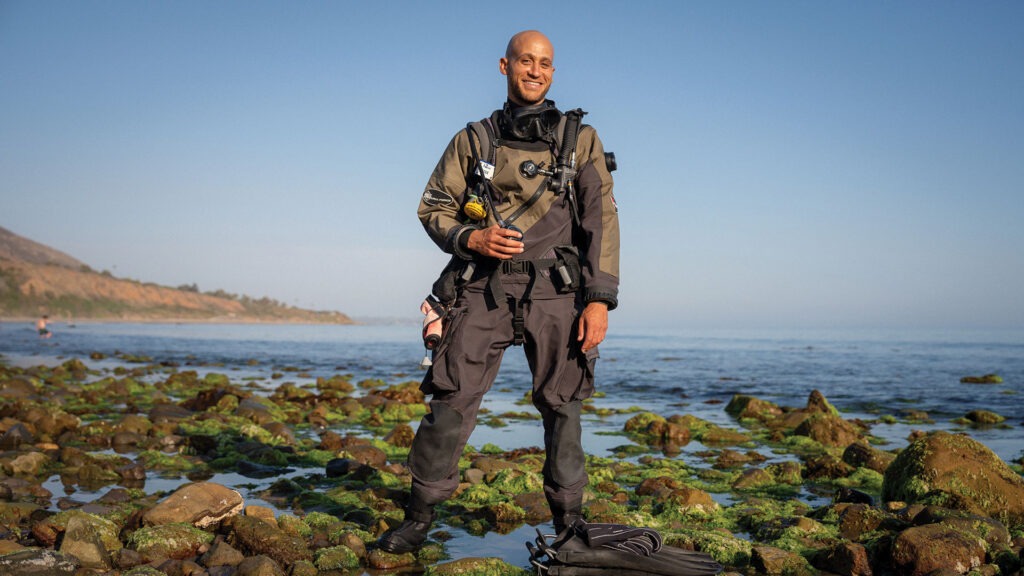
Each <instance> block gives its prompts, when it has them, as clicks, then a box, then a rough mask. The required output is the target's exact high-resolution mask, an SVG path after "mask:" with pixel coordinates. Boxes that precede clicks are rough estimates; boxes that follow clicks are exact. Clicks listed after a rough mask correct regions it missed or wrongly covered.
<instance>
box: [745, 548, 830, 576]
mask: <svg viewBox="0 0 1024 576" xmlns="http://www.w3.org/2000/svg"><path fill="white" fill-rule="evenodd" d="M750 565H751V566H752V567H753V568H754V569H755V570H756V571H757V573H758V574H767V575H768V576H805V575H806V576H812V575H813V574H815V573H816V572H815V570H814V569H813V568H811V566H810V565H809V564H808V563H807V560H805V559H804V557H803V556H801V555H799V554H797V553H796V552H790V551H788V550H783V549H781V548H775V547H774V546H754V547H753V550H752V553H751V556H750Z"/></svg>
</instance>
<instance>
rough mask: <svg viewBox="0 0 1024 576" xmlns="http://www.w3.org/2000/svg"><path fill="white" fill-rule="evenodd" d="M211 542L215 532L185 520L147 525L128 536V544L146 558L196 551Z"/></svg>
mask: <svg viewBox="0 0 1024 576" xmlns="http://www.w3.org/2000/svg"><path fill="white" fill-rule="evenodd" d="M211 542H213V534H211V533H209V532H205V531H203V530H200V529H199V528H196V527H195V526H193V525H191V524H188V523H184V522H183V523H175V524H163V525H160V526H146V527H143V528H139V529H138V530H136V531H134V532H132V533H131V535H130V536H128V544H129V545H130V546H131V547H132V548H134V549H135V550H137V551H138V552H139V553H140V554H142V555H143V557H144V558H146V557H148V558H171V557H173V556H172V555H173V554H175V553H176V552H180V551H182V550H191V551H192V553H194V552H195V551H197V550H199V548H200V546H203V545H204V544H209V543H211ZM190 555H191V554H190Z"/></svg>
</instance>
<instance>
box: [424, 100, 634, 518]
mask: <svg viewBox="0 0 1024 576" xmlns="http://www.w3.org/2000/svg"><path fill="white" fill-rule="evenodd" d="M549 102H550V101H549ZM551 104H552V105H553V103H551ZM508 109H509V105H506V107H505V108H504V109H503V110H498V111H495V113H494V114H492V115H491V117H490V118H489V119H485V120H484V121H485V122H487V121H490V123H491V126H492V127H493V128H494V130H495V136H496V138H495V140H494V142H493V152H492V155H491V156H492V158H491V159H493V162H491V164H492V165H493V175H492V176H491V178H490V184H491V185H490V187H489V190H490V192H489V193H490V194H491V198H490V201H491V203H490V207H491V209H492V210H494V211H497V212H498V214H489V215H488V218H487V219H486V220H485V221H483V222H475V221H473V220H471V219H469V218H468V217H467V216H465V215H464V213H463V211H462V209H461V207H462V205H463V204H464V203H465V202H466V195H467V189H469V188H471V180H472V179H473V178H474V174H475V173H476V174H479V172H477V171H478V169H479V167H478V165H477V160H478V158H477V157H476V154H477V152H476V150H477V149H478V147H479V143H478V142H471V140H470V139H471V138H474V136H473V134H472V131H471V130H462V131H460V132H459V133H458V134H456V135H455V136H454V138H453V139H452V140H451V142H450V143H449V145H448V147H447V149H446V150H445V152H444V155H443V156H442V157H441V159H440V161H439V162H438V164H437V167H436V168H435V169H434V172H433V174H432V175H431V176H430V179H429V181H428V183H427V186H426V189H425V191H424V193H423V196H422V198H421V201H420V204H419V209H418V216H419V219H420V221H421V223H422V224H423V226H424V228H425V229H426V231H427V233H428V235H429V236H430V237H431V239H432V240H433V241H434V242H435V243H436V244H437V245H438V246H439V247H440V248H441V249H442V250H444V251H445V252H447V253H450V254H453V255H455V256H456V257H458V258H459V259H461V260H463V261H466V262H473V268H472V274H471V275H468V274H467V276H468V278H466V279H465V282H464V283H463V284H462V285H460V287H459V289H458V293H457V297H456V299H455V301H454V303H453V304H452V306H451V309H450V311H449V312H448V314H447V316H446V317H445V319H444V329H443V333H442V337H441V342H440V344H439V345H438V346H437V347H436V348H435V350H434V352H433V359H432V366H431V367H430V368H429V370H428V371H427V374H426V376H425V378H424V380H423V384H422V389H423V391H424V392H426V393H429V394H432V399H431V401H430V408H431V412H430V414H428V415H427V416H425V417H424V418H423V421H422V422H421V424H420V427H419V429H418V431H417V434H416V437H415V440H414V442H413V446H412V448H411V450H410V454H409V468H410V470H411V472H412V476H413V485H412V499H413V502H415V503H418V504H419V505H421V506H428V507H432V506H433V505H435V504H437V503H440V502H443V501H445V500H447V499H448V498H449V497H450V496H451V494H452V493H453V492H454V490H455V488H456V487H457V486H458V480H459V479H458V460H459V456H460V455H461V453H462V450H463V447H464V446H465V444H466V442H467V440H468V439H469V436H470V434H471V432H472V431H473V428H474V426H475V425H476V420H477V411H478V409H479V407H480V402H481V400H482V399H483V396H484V394H485V393H486V392H487V391H488V390H489V389H490V387H491V385H492V383H493V382H494V379H495V377H496V375H497V373H498V368H499V365H500V363H501V359H502V356H503V354H504V352H505V349H506V348H508V346H510V345H512V344H519V343H522V345H523V349H524V351H525V354H526V358H527V361H528V363H529V367H530V370H531V372H532V374H533V391H532V392H533V394H532V397H533V404H534V405H535V406H536V407H537V409H538V410H539V411H540V413H541V415H542V419H543V425H544V444H545V446H544V447H545V450H546V461H545V465H544V469H543V476H544V491H545V495H546V497H547V500H548V503H549V504H550V506H551V509H552V514H553V515H554V518H555V523H556V526H557V525H558V524H560V523H564V520H563V516H566V515H569V516H571V515H574V514H578V513H579V510H580V507H581V504H582V497H583V489H584V487H585V486H586V484H587V474H586V471H585V467H584V463H585V462H584V458H585V455H584V452H583V447H582V443H581V426H580V412H581V407H582V406H581V401H582V400H584V399H586V398H588V397H590V396H591V395H592V394H593V392H594V363H595V361H596V359H597V356H598V353H597V349H596V348H594V349H591V350H589V351H588V352H587V353H583V352H582V351H581V348H580V344H579V342H578V340H577V336H578V321H579V315H580V312H581V310H582V309H583V307H584V306H585V305H586V304H587V303H589V302H592V301H603V302H605V303H607V304H608V308H609V310H610V309H613V308H615V307H616V306H617V304H618V283H619V227H618V213H617V206H616V204H615V199H614V197H613V195H612V185H613V184H612V177H611V173H610V171H609V167H608V165H607V164H606V156H605V153H604V149H603V146H602V144H601V140H600V139H599V138H598V136H597V132H596V131H595V130H594V129H593V128H592V127H590V126H588V125H583V126H582V127H581V128H580V131H579V135H578V138H577V141H576V154H575V169H576V174H575V178H574V179H573V183H574V192H564V193H561V194H556V193H555V192H553V191H551V190H549V189H548V179H547V177H543V176H542V175H534V176H533V177H532V178H531V177H529V176H528V175H526V174H524V171H523V170H522V169H521V167H522V166H523V163H524V162H526V161H530V162H533V163H534V165H538V166H542V167H545V166H546V167H552V166H554V165H555V160H556V156H557V154H558V150H557V149H556V146H557V144H556V140H557V138H555V137H553V136H551V135H547V136H545V137H541V138H526V139H523V138H521V137H517V136H516V135H514V134H512V133H511V131H510V130H509V129H508V126H507V111H508ZM563 124H564V123H563ZM542 188H543V190H542ZM569 194H575V197H574V198H569V197H568V196H569ZM574 204H575V206H574ZM574 210H575V211H577V213H578V221H574V216H573V211H574ZM512 215H516V216H515V221H514V224H515V226H516V227H518V228H519V229H520V230H521V231H522V232H523V238H522V241H523V242H524V244H525V249H524V250H525V251H524V252H523V253H522V254H521V255H520V256H518V257H517V258H516V259H515V260H513V261H508V260H506V261H499V260H497V259H493V258H485V257H482V256H480V255H478V254H476V253H474V252H472V251H470V250H468V247H467V241H468V235H469V233H470V232H471V231H472V230H473V229H475V228H479V227H483V226H486V225H488V224H489V223H493V222H496V221H500V219H507V218H509V217H510V216H512ZM499 216H500V217H501V218H500V219H499V218H498V217H499ZM573 253H575V254H577V255H578V257H577V258H576V260H577V264H578V282H574V283H573V284H572V285H569V286H568V287H567V286H566V285H565V284H564V282H560V276H559V274H558V272H557V266H559V264H560V263H561V262H562V260H560V256H559V255H565V254H569V255H570V256H569V258H570V259H571V258H572V254H573ZM570 521H571V519H570Z"/></svg>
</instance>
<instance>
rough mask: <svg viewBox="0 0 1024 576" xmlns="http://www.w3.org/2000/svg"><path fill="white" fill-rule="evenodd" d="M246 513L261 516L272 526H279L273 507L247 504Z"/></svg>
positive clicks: (255, 516) (261, 518)
mask: <svg viewBox="0 0 1024 576" xmlns="http://www.w3.org/2000/svg"><path fill="white" fill-rule="evenodd" d="M245 515H246V516H252V517H253V518H259V519H260V520H263V521H264V522H266V523H267V524H270V525H271V526H277V518H275V517H274V510H273V508H267V507H266V506H256V505H251V506H246V507H245Z"/></svg>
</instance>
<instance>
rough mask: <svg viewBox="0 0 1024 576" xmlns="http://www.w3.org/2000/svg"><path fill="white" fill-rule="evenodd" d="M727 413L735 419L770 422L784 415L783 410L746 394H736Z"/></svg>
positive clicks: (726, 410) (726, 409) (727, 407)
mask: <svg viewBox="0 0 1024 576" xmlns="http://www.w3.org/2000/svg"><path fill="white" fill-rule="evenodd" d="M725 412H726V413H727V414H729V415H730V416H732V417H734V418H739V419H741V420H742V419H744V418H753V419H754V420H759V421H761V422H768V421H770V420H774V419H775V418H777V417H779V416H781V415H782V408H779V407H778V405H776V404H773V403H772V402H769V401H767V400H761V399H760V398H755V397H753V396H747V395H745V394H736V395H734V396H733V397H732V399H731V400H729V404H728V405H727V406H726V407H725Z"/></svg>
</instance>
